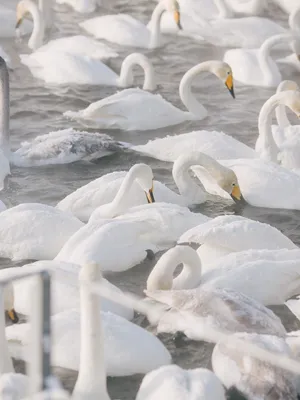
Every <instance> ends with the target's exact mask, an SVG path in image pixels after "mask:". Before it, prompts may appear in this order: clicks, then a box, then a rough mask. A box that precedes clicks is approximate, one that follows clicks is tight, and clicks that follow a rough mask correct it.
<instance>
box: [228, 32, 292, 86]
mask: <svg viewBox="0 0 300 400" xmlns="http://www.w3.org/2000/svg"><path fill="white" fill-rule="evenodd" d="M293 39H294V36H293V35H292V34H289V33H284V34H280V35H275V36H272V37H270V38H268V39H266V40H265V41H264V43H263V44H262V45H261V47H260V48H259V49H254V50H253V49H230V50H227V51H226V52H225V54H224V57H223V60H224V62H226V63H228V64H229V65H230V66H231V68H232V71H233V75H234V78H235V80H237V81H238V82H241V83H244V84H245V85H252V86H264V87H276V86H277V85H279V83H280V82H281V73H280V71H279V68H278V66H277V65H276V63H275V61H273V59H272V58H271V56H270V51H271V49H272V48H273V47H274V46H275V45H278V44H280V43H285V44H286V43H290V42H291V41H292V40H293Z"/></svg>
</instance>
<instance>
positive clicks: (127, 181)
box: [109, 170, 146, 218]
mask: <svg viewBox="0 0 300 400" xmlns="http://www.w3.org/2000/svg"><path fill="white" fill-rule="evenodd" d="M134 181H135V175H134V172H133V170H129V171H128V172H127V174H126V176H125V178H124V179H123V181H122V184H121V186H120V188H119V190H118V193H117V194H116V196H115V198H114V199H113V201H112V202H111V203H110V206H109V208H110V215H109V216H110V217H111V218H113V217H116V216H118V215H120V214H122V213H123V212H124V211H126V209H127V205H128V204H129V202H128V201H127V199H128V197H129V196H130V192H131V187H132V184H133V182H134ZM145 199H146V198H145Z"/></svg>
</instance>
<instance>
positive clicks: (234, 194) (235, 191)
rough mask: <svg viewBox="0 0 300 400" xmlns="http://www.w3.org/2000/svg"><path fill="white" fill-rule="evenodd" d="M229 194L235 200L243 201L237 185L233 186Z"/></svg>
mask: <svg viewBox="0 0 300 400" xmlns="http://www.w3.org/2000/svg"><path fill="white" fill-rule="evenodd" d="M230 196H231V198H232V199H233V200H234V201H235V202H240V201H242V202H245V199H244V197H243V195H242V192H241V189H240V187H239V185H235V186H234V187H233V189H232V191H231V194H230Z"/></svg>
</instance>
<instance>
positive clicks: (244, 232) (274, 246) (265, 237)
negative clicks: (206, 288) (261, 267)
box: [178, 215, 298, 272]
mask: <svg viewBox="0 0 300 400" xmlns="http://www.w3.org/2000/svg"><path fill="white" fill-rule="evenodd" d="M178 243H179V244H181V243H197V244H201V246H200V247H199V248H198V250H197V253H198V255H199V257H200V259H201V262H202V271H203V272H206V271H207V270H208V269H209V264H210V263H212V262H214V261H215V260H217V259H218V258H219V257H222V256H225V255H227V254H229V253H233V252H239V251H244V250H250V249H256V250H264V249H265V250H279V249H287V250H295V249H297V248H298V247H297V246H296V245H295V244H294V243H293V242H292V241H291V240H290V239H289V238H288V237H287V236H285V235H284V234H283V233H281V232H280V231H279V230H278V229H277V228H275V227H273V226H271V225H269V224H265V223H261V222H258V221H253V220H251V219H248V218H244V217H241V216H238V215H224V216H219V217H216V218H213V219H211V220H210V221H207V222H205V223H203V224H200V225H199V226H195V227H194V228H192V229H190V230H188V231H187V232H185V233H184V234H183V235H182V236H181V237H180V238H179V240H178Z"/></svg>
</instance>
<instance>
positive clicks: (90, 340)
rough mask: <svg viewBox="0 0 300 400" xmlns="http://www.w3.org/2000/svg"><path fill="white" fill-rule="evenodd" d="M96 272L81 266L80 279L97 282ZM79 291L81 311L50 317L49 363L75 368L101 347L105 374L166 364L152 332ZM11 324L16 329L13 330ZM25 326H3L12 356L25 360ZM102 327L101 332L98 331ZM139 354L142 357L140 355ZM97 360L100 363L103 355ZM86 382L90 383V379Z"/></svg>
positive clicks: (122, 373)
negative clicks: (50, 346) (103, 350)
mask: <svg viewBox="0 0 300 400" xmlns="http://www.w3.org/2000/svg"><path fill="white" fill-rule="evenodd" d="M99 272H100V266H99V265H95V264H92V265H84V266H83V269H82V271H81V275H80V280H81V282H83V281H88V282H89V283H93V282H97V281H98V279H97V274H98V275H99ZM82 290H83V291H84V293H82V291H81V300H80V301H81V312H80V311H79V310H67V311H65V312H62V313H59V314H56V315H54V316H52V317H51V324H52V327H53V336H52V338H53V342H52V343H53V344H52V365H53V366H58V367H62V368H68V369H71V370H75V371H78V370H79V369H80V368H79V367H80V362H81V363H83V362H84V361H83V360H86V361H87V357H86V356H87V355H89V362H90V364H89V365H91V363H92V362H93V358H94V357H97V356H99V351H100V352H101V353H102V350H101V349H102V348H103V346H104V347H105V362H104V364H105V369H106V372H107V375H109V376H129V375H133V374H137V373H143V374H145V373H147V372H150V371H152V370H153V369H155V368H158V367H160V366H162V365H167V364H170V362H171V356H170V353H169V352H168V350H167V349H166V348H165V347H164V345H163V344H162V343H161V342H160V341H159V340H158V339H157V338H156V337H155V336H154V335H152V334H151V333H149V332H147V331H146V330H144V329H142V328H141V327H139V326H138V325H135V324H133V323H131V322H129V321H127V320H125V319H124V318H121V317H119V316H116V315H114V314H111V313H107V312H103V311H101V310H100V309H99V308H100V307H99V306H100V303H99V301H98V299H96V298H95V296H93V299H91V295H88V293H86V292H87V291H86V290H84V289H82ZM81 318H82V322H81V321H80V319H81ZM84 321H85V322H86V323H84ZM87 321H89V322H87ZM82 324H83V327H84V329H82V330H81V339H80V325H81V326H82ZM101 325H102V328H101ZM15 327H16V329H13V328H15ZM29 327H30V324H28V323H26V324H18V325H15V326H10V327H7V328H6V335H7V340H8V345H9V349H10V350H11V354H12V355H13V357H14V358H17V359H20V358H21V359H24V358H25V360H26V359H27V358H28V357H30V354H28V350H27V351H26V348H27V346H28V343H29V341H30V337H29V335H28V334H29V332H28V330H29ZM102 329H103V335H102V334H101V330H102ZM92 332H97V334H95V333H93V334H91V333H92ZM86 335H87V337H86ZM99 335H100V336H99ZM95 341H99V343H95ZM80 342H81V343H80ZM91 347H92V348H93V349H94V351H92V350H89V351H88V348H90V349H91ZM24 348H25V349H24ZM22 350H23V351H22ZM85 352H87V354H86V356H84V354H85ZM80 354H81V357H80ZM141 354H143V357H140V355H141ZM90 357H92V359H91V358H90ZM99 361H101V363H102V364H103V357H101V360H98V362H99ZM81 367H82V365H81ZM93 372H94V373H97V374H98V376H101V375H100V374H101V370H99V369H97V370H96V371H89V376H90V374H92V373H93ZM81 373H83V370H82V371H81ZM85 374H86V370H85ZM79 377H80V375H79ZM80 379H83V378H80ZM99 380H100V378H98V382H99ZM79 382H80V380H79V381H78V382H77V383H76V386H75V391H78V390H79V388H80V385H79ZM89 383H90V384H91V379H90V380H89ZM101 398H102V397H101Z"/></svg>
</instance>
